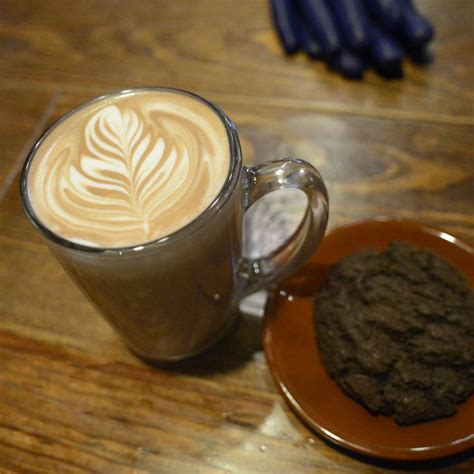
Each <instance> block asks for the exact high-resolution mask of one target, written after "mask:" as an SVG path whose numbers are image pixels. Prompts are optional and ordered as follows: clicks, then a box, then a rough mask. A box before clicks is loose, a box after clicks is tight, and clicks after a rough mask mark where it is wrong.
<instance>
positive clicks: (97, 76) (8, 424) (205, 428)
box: [0, 0, 474, 473]
mask: <svg viewBox="0 0 474 474" xmlns="http://www.w3.org/2000/svg"><path fill="white" fill-rule="evenodd" d="M419 4H420V5H421V7H422V9H423V10H424V11H425V12H426V13H427V14H428V15H429V16H430V18H431V19H432V20H433V21H434V22H435V24H436V26H437V33H438V35H437V37H438V39H437V42H436V43H435V45H434V47H435V50H436V62H435V63H434V64H433V65H432V66H431V67H430V68H428V69H419V68H415V67H413V66H410V65H407V77H406V79H405V80H404V81H395V82H387V81H383V80H381V79H379V78H377V77H375V76H374V75H372V74H369V75H368V77H367V80H366V81H365V82H363V83H351V82H347V81H345V80H343V79H340V78H339V77H337V76H335V75H334V74H332V73H330V72H329V71H327V70H326V68H325V66H323V65H321V64H314V63H310V62H309V61H307V60H306V59H305V58H303V57H301V56H298V57H294V58H285V57H284V56H282V55H281V54H280V51H279V47H278V44H277V42H276V38H275V36H274V34H273V32H272V31H271V28H270V24H269V18H268V12H267V5H266V3H265V2H254V1H250V0H247V1H242V2H230V1H229V0H227V1H217V0H215V1H210V0H209V1H207V0H206V1H204V0H202V1H199V2H195V1H188V0H183V1H180V2H173V1H161V2H151V1H148V0H146V1H142V2H128V1H118V0H114V1H107V2H105V1H98V0H97V1H93V0H90V1H85V2H72V1H61V2H52V1H41V2H30V1H23V2H13V1H6V2H2V5H1V6H0V70H1V74H0V86H1V89H2V90H1V91H0V101H1V103H2V107H1V108H0V143H1V145H2V146H1V149H2V157H1V160H0V190H1V193H0V262H1V263H0V472H21V473H24V472H60V473H69V472H71V473H76V472H78V473H79V472H104V473H133V472H136V473H151V472H159V473H187V472H198V473H214V472H215V473H224V472H229V473H230V472H239V473H240V472H242V473H253V472H263V473H265V472H266V473H289V472H295V473H296V472H297V473H300V472H301V473H312V472H329V473H330V472H334V473H336V472H337V473H339V472H367V473H378V472H385V471H386V470H387V469H390V470H391V471H392V472H406V470H407V469H409V470H411V471H414V472H422V471H426V470H433V471H436V472H448V473H449V472H451V473H457V472H471V471H472V470H473V469H474V462H473V459H472V452H470V453H467V454H464V455H460V456H457V457H455V458H453V459H448V460H441V461H438V462H432V463H424V464H420V465H409V466H408V465H403V464H396V463H395V464H393V463H387V462H382V461H375V460H372V459H365V458H359V457H356V456H354V455H352V454H351V453H347V452H345V451H342V450H339V449H336V448H334V447H333V446H332V445H330V444H327V443H326V442H324V441H323V440H321V439H320V438H319V437H317V436H316V435H315V434H313V433H312V432H311V431H310V430H309V429H307V428H306V427H305V426H304V425H303V424H302V423H301V422H300V421H299V419H298V418H297V417H296V416H295V415H294V414H293V413H292V412H291V411H290V410H289V409H288V407H287V406H286V404H285V403H284V401H283V399H282V397H281V396H280V395H279V393H278V391H277V390H276V387H275V385H274V383H273V380H272V378H271V374H270V373H269V371H268V368H267V365H266V362H265V360H264V357H263V354H262V352H261V347H260V330H261V317H259V316H256V315H250V314H249V315H243V316H242V318H241V319H240V321H239V324H238V326H237V327H236V329H235V331H234V332H233V333H232V334H231V335H229V336H228V337H227V338H226V339H225V340H224V341H222V343H220V344H219V345H218V346H216V347H215V348H214V349H213V350H211V351H210V352H208V353H206V354H204V355H202V356H200V357H199V358H197V359H195V360H192V361H187V362H183V363H181V364H178V365H175V366H159V367H158V366H157V367H152V366H148V365H146V364H144V363H143V362H141V361H140V360H138V359H137V358H136V357H135V356H133V355H132V354H131V353H130V352H129V351H128V350H127V349H126V348H125V346H124V345H123V344H122V342H121V341H120V340H119V339H118V337H117V336H116V334H115V332H114V331H113V330H112V329H111V328H110V326H109V325H108V324H107V323H106V322H105V321H104V320H103V319H102V318H101V317H100V315H99V314H97V313H96V311H95V310H94V309H93V308H92V307H91V306H90V305H89V303H88V302H87V301H86V300H85V299H84V298H83V296H82V295H81V294H80V292H79V290H78V289H77V288H76V287H75V286H74V285H73V283H72V282H71V281H70V280H69V279H68V277H67V276H66V274H65V273H64V272H63V270H62V269H61V268H60V266H59V264H58V263H57V262H56V261H55V260H54V259H53V257H52V256H51V255H50V254H49V252H48V249H47V247H46V246H45V244H44V243H43V242H42V240H41V238H40V237H39V235H38V234H37V233H36V232H35V230H34V229H33V228H32V226H31V225H30V223H29V222H28V221H27V219H26V217H25V216H24V213H23V210H22V206H21V203H20V200H19V195H18V171H19V167H20V165H21V162H22V159H23V157H24V155H25V153H26V151H27V150H28V148H29V147H30V146H31V144H32V140H33V137H35V136H37V135H38V134H39V133H40V129H43V128H44V127H45V126H46V125H47V124H49V123H51V122H52V121H53V120H54V119H56V118H58V117H59V116H60V115H62V114H63V113H65V112H66V111H68V110H70V109H71V108H72V107H74V106H75V105H78V104H80V103H82V102H84V101H85V100H88V99H90V98H92V97H94V96H96V95H99V94H102V93H105V92H109V91H110V90H112V89H117V88H122V87H129V86H140V85H150V84H161V85H170V86H175V87H183V88H186V89H190V90H193V91H195V92H198V93H201V94H203V95H205V96H206V97H208V98H209V99H211V100H214V101H215V102H216V103H217V104H218V105H219V106H221V107H222V108H223V109H224V110H225V111H226V112H227V113H228V114H229V115H230V117H231V118H232V119H233V120H234V121H235V123H236V124H237V127H238V130H239V134H240V137H241V140H242V147H243V151H244V156H245V162H246V163H247V164H252V163H257V162H262V161H266V160H269V159H274V158H281V157H285V156H296V157H300V158H304V159H307V160H308V161H310V162H312V163H314V164H315V165H316V166H317V167H318V168H319V169H320V171H321V173H322V174H323V176H324V178H325V180H326V182H327V184H328V188H329V192H330V198H331V219H330V226H331V227H333V226H335V225H338V224H341V223H346V222H350V221H355V220H359V219H362V218H369V217H374V216H379V215H386V216H390V217H403V218H410V219H415V220H421V221H424V222H427V223H428V224H432V225H435V226H437V227H441V228H443V229H446V230H447V231H448V232H452V233H454V234H455V235H458V236H460V237H461V238H463V239H464V240H466V241H467V242H468V243H470V244H473V245H474V215H473V212H472V209H473V205H474V156H473V151H472V150H473V149H474V148H473V145H474V143H473V141H474V138H473V136H474V134H473V128H474V110H473V103H474V100H473V98H474V97H473V95H474V94H473V91H472V85H471V80H470V77H471V76H472V70H473V59H472V58H473V52H474V51H473V46H472V45H473V43H472V39H473V30H472V18H473V3H472V2H471V1H470V0H453V1H452V2H449V6H448V5H447V2H443V1H441V0H437V1H431V2H430V1H427V0H426V1H420V2H419ZM287 204H288V210H290V211H296V210H297V208H298V205H299V204H298V202H297V201H295V202H294V203H293V202H292V201H289V202H288V203H287Z"/></svg>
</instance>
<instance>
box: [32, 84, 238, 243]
mask: <svg viewBox="0 0 474 474" xmlns="http://www.w3.org/2000/svg"><path fill="white" fill-rule="evenodd" d="M229 166H230V150H229V141H228V137H227V131H226V128H225V126H224V123H223V121H222V119H221V118H220V117H219V115H218V114H217V113H216V112H215V111H214V110H213V109H212V108H211V107H210V106H208V105H206V104H205V103H204V102H201V101H200V100H199V99H197V98H194V97H192V96H189V95H186V94H183V93H179V92H172V91H165V90H160V91H153V90H142V91H134V92H126V93H120V94H117V95H111V96H107V97H105V98H103V99H100V100H98V101H95V102H91V103H90V104H86V105H85V106H84V107H82V108H80V109H78V110H77V111H76V112H75V113H73V114H72V115H70V116H69V117H67V118H66V119H65V120H63V121H61V122H60V123H59V124H58V125H56V126H55V127H53V128H52V130H51V131H50V132H49V133H48V135H47V136H46V137H45V138H44V140H43V141H42V142H41V144H40V146H39V147H38V148H37V149H36V151H35V155H34V157H33V160H32V162H31V166H30V170H29V173H28V182H27V186H28V195H29V199H30V201H31V204H32V207H33V209H34V212H35V213H36V215H37V216H38V218H39V220H40V221H41V222H42V223H43V224H44V225H45V226H46V227H48V228H49V229H50V230H51V231H52V232H54V233H55V234H58V235H59V236H61V237H63V238H65V239H67V240H70V241H73V242H76V243H80V244H84V245H88V246H94V247H105V248H117V247H127V246H135V245H140V244H144V243H147V242H150V241H153V240H156V239H159V238H161V237H164V236H166V235H168V234H171V233H172V232H174V231H177V230H178V229H180V228H181V227H183V226H185V225H186V224H188V223H189V222H191V221H192V220H193V219H195V218H196V217H197V216H198V215H199V214H201V213H202V212H203V211H204V210H205V209H206V208H207V207H208V206H209V205H210V204H211V202H212V201H213V200H214V199H215V198H216V197H217V195H218V193H219V191H220V190H221V188H222V186H223V185H224V182H225V181H226V178H227V175H228V173H229Z"/></svg>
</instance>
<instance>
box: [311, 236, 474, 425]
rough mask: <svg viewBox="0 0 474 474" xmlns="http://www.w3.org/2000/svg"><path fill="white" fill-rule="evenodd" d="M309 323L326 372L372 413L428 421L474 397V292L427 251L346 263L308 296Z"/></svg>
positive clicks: (389, 252) (360, 256)
mask: <svg viewBox="0 0 474 474" xmlns="http://www.w3.org/2000/svg"><path fill="white" fill-rule="evenodd" d="M314 321H315V325H316V332H317V343H318V347H319V351H320V354H321V358H322V361H323V364H324V366H325V367H326V370H327V371H328V373H329V374H330V376H331V377H333V378H334V379H335V380H336V381H337V383H338V384H339V385H340V386H341V387H342V388H343V389H344V390H345V391H346V392H347V393H348V394H349V395H350V396H351V397H353V398H354V399H356V400H357V401H359V402H360V403H362V404H363V405H364V406H365V407H366V408H367V409H368V410H369V411H370V412H372V413H374V414H384V415H393V416H394V417H395V421H396V422H397V423H399V424H403V425H404V424H411V423H416V422H420V421H426V420H431V419H434V418H439V417H443V416H448V415H451V414H453V413H454V412H455V411H456V406H457V405H458V404H459V403H461V402H463V401H464V400H466V399H467V398H468V397H469V396H470V395H471V394H472V393H473V392H474V293H473V292H472V291H471V290H470V289H469V287H468V286H467V283H466V281H465V279H464V278H463V276H462V275H461V274H460V273H459V271H458V270H457V269H456V268H454V267H453V266H452V265H451V264H449V263H447V262H446V261H444V260H442V259H441V258H440V257H438V256H436V255H434V254H433V253H431V252H429V251H426V250H418V249H415V248H413V247H412V246H410V245H408V244H405V243H391V244H390V246H389V247H388V248H387V249H386V250H384V251H383V252H377V251H375V250H371V249H367V250H363V251H361V252H358V253H356V254H354V255H352V256H350V257H347V258H346V259H344V260H343V261H341V262H340V263H339V264H338V265H336V266H335V267H333V268H332V269H331V271H330V272H329V274H328V276H327V278H326V281H325V283H324V284H323V286H322V287H321V289H320V291H319V292H318V293H317V294H316V295H315V304H314Z"/></svg>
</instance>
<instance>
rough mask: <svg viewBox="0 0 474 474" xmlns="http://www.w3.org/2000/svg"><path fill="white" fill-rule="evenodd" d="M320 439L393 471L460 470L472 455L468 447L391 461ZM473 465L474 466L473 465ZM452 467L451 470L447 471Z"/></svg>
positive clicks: (374, 464) (351, 454)
mask: <svg viewBox="0 0 474 474" xmlns="http://www.w3.org/2000/svg"><path fill="white" fill-rule="evenodd" d="M320 439H321V440H322V441H323V442H324V443H325V444H327V445H328V446H330V447H331V448H333V449H335V450H336V451H339V452H340V453H342V454H344V455H346V456H349V457H351V458H353V459H356V460H358V461H361V462H363V463H365V464H370V465H372V466H377V467H379V468H381V469H385V470H387V471H388V470H394V471H402V472H436V471H439V472H443V473H444V472H453V473H454V472H461V471H460V470H458V469H459V466H457V465H458V464H460V463H463V462H466V461H469V460H470V459H472V458H473V456H474V448H471V449H468V450H467V451H464V452H462V453H459V454H454V455H452V456H447V457H444V458H438V459H432V460H424V461H393V460H386V459H378V458H373V457H370V456H364V455H362V454H359V453H355V452H353V451H350V450H348V449H346V448H342V447H341V446H337V445H335V444H333V443H331V442H330V441H328V440H327V439H324V438H322V437H320ZM473 467H474V466H473ZM450 468H452V471H448V470H449V469H450ZM466 472H473V471H472V468H471V470H470V471H466Z"/></svg>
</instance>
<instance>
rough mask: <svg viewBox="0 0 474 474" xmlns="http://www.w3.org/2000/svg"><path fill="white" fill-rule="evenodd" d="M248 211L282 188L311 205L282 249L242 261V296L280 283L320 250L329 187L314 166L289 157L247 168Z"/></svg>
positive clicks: (245, 203) (246, 196)
mask: <svg viewBox="0 0 474 474" xmlns="http://www.w3.org/2000/svg"><path fill="white" fill-rule="evenodd" d="M244 173H245V175H244V210H245V211H246V210H247V209H248V208H249V207H250V206H252V204H254V203H255V202H256V201H257V200H258V199H260V198H261V197H263V196H264V195H265V194H268V193H270V192H272V191H276V190H278V189H288V188H292V189H299V190H301V191H303V192H304V193H305V194H306V197H307V199H308V204H307V208H306V212H305V215H304V217H303V220H302V221H301V224H300V225H299V226H298V229H297V230H296V231H295V232H294V233H293V235H291V236H290V237H289V238H288V240H286V242H284V243H283V244H282V245H281V246H280V247H279V248H278V249H276V250H274V251H273V252H271V253H270V254H268V255H266V256H264V257H260V258H256V259H250V258H242V259H241V262H240V268H239V277H240V280H241V285H242V293H243V294H242V296H246V295H250V294H252V293H255V292H256V291H259V290H262V289H264V288H266V287H268V286H271V285H272V284H273V283H276V282H278V281H280V280H282V279H284V278H286V277H287V276H289V275H290V274H292V273H293V272H294V271H295V270H297V269H298V268H299V267H300V266H301V265H302V264H303V263H304V262H305V261H306V260H307V259H308V258H309V257H310V256H311V255H312V254H313V252H314V251H315V250H316V248H317V246H318V245H319V242H320V241H321V238H322V237H323V235H324V232H325V230H326V224H327V221H328V214H329V200H328V193H327V190H326V186H325V184H324V181H323V179H322V178H321V175H320V174H319V172H318V171H317V170H316V168H315V167H314V166H312V165H311V164H309V163H307V162H306V161H303V160H298V159H293V158H287V159H283V160H277V161H270V162H267V163H263V164H261V165H257V166H253V167H251V168H244Z"/></svg>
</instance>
